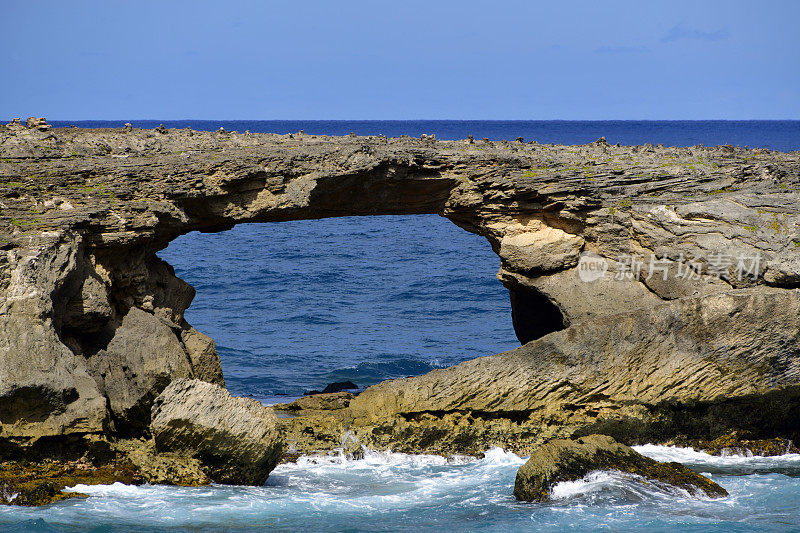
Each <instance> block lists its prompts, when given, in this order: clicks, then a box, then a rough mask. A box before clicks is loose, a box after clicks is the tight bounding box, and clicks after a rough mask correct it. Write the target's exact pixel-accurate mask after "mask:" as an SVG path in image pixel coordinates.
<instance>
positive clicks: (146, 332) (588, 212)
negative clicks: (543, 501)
mask: <svg viewBox="0 0 800 533" xmlns="http://www.w3.org/2000/svg"><path fill="white" fill-rule="evenodd" d="M0 135H2V154H0V155H2V157H3V158H4V162H3V163H2V166H0V171H1V172H2V174H1V176H2V181H3V183H4V184H5V186H4V188H3V196H2V202H3V205H4V206H5V207H4V209H3V212H2V219H1V220H0V223H1V224H2V227H3V228H5V229H4V231H5V233H4V234H3V245H2V246H3V250H4V252H5V253H4V255H3V256H2V263H0V267H2V271H1V272H2V275H0V288H2V290H3V294H4V295H5V298H4V300H3V301H2V302H0V326H1V327H2V331H3V337H2V340H0V343H2V344H0V355H1V356H2V357H0V378H2V381H0V399H1V400H2V405H3V408H2V409H0V422H1V423H2V430H3V431H2V434H0V438H2V439H4V442H6V443H7V445H8V446H10V447H11V448H14V449H16V448H15V447H19V446H26V445H28V444H30V443H34V442H37V439H39V441H41V439H42V438H43V437H45V438H62V439H63V438H72V437H74V438H76V439H79V440H80V439H82V438H83V437H85V436H87V435H96V434H118V435H134V436H135V435H140V434H144V433H146V432H147V427H148V423H149V413H150V405H151V404H152V401H153V399H154V398H155V396H156V395H157V394H158V393H159V392H160V390H162V389H163V388H164V387H166V386H167V384H168V383H169V382H170V381H171V380H173V379H176V378H180V377H197V378H200V379H203V380H206V381H210V382H215V383H222V380H223V378H222V375H221V371H220V367H219V360H218V358H217V357H216V353H215V351H214V346H213V341H212V340H211V339H209V338H208V337H206V336H204V335H203V334H202V333H200V332H197V331H196V330H194V328H192V327H191V325H189V324H188V323H187V322H186V321H185V320H184V317H183V314H184V311H185V310H186V308H187V307H188V305H189V303H190V302H191V299H192V297H193V295H194V290H193V289H192V288H191V287H190V286H188V285H187V284H186V283H185V282H183V281H181V280H179V279H178V278H177V277H175V275H174V272H173V271H172V269H171V267H170V266H169V265H167V264H166V263H164V262H163V261H161V260H159V259H158V258H157V257H156V255H155V253H156V252H157V251H158V250H160V249H162V248H163V247H165V246H166V245H167V244H168V243H169V242H170V240H172V239H174V238H175V237H177V236H178V235H181V234H183V233H186V232H189V231H193V230H199V231H219V230H222V229H226V228H230V227H232V226H233V225H234V224H237V223H240V222H269V221H280V220H292V219H311V218H321V217H331V216H344V215H370V214H421V213H433V214H439V215H442V216H445V217H447V218H448V219H450V220H451V221H453V222H454V223H455V224H457V225H459V226H460V227H462V228H464V229H466V230H467V231H471V232H473V233H477V234H479V235H482V236H484V237H486V238H487V239H488V240H489V242H490V243H491V245H492V248H493V249H494V251H495V252H497V253H498V254H499V256H500V258H501V262H502V266H501V269H500V272H499V274H498V276H499V278H500V279H501V281H502V282H503V283H504V284H505V285H506V287H508V288H509V290H510V291H512V304H513V309H514V313H513V314H514V324H515V329H516V330H517V333H518V335H519V337H520V339H521V340H522V341H523V342H527V344H526V345H525V346H523V347H522V348H520V349H518V350H514V351H511V352H507V353H506V354H502V355H499V356H495V357H494V358H485V359H479V360H476V361H472V362H468V363H465V364H463V365H459V366H458V367H455V368H453V369H447V370H443V371H436V372H434V373H431V374H429V375H427V376H422V377H420V378H414V379H410V380H400V381H397V382H392V383H387V384H382V385H379V386H376V387H373V388H372V389H370V390H368V391H367V392H366V393H365V394H363V395H362V396H361V397H359V398H358V399H357V401H355V402H354V407H353V413H356V414H354V416H357V418H358V417H361V418H362V419H364V420H368V419H369V420H371V419H374V417H376V416H379V417H380V416H383V417H396V416H400V417H403V419H404V420H406V421H407V422H409V421H411V422H413V421H414V420H415V419H416V417H418V416H420V415H421V414H423V413H438V414H437V416H440V415H442V414H446V413H465V412H471V413H476V414H481V415H480V416H488V417H490V418H492V417H493V418H494V419H496V418H498V417H500V418H503V417H506V416H509V417H510V419H517V418H518V417H520V416H522V417H524V418H526V419H527V418H529V417H531V416H533V415H532V413H534V412H536V411H538V410H541V409H544V410H545V411H547V410H552V409H556V410H557V411H559V412H560V413H562V415H563V413H564V412H566V411H564V409H572V410H573V412H577V411H580V412H581V413H583V414H582V415H581V416H582V417H583V418H581V420H584V421H585V419H586V418H587V417H588V418H591V419H592V420H594V422H593V423H597V424H600V423H611V422H608V420H616V419H615V418H614V416H611V415H613V412H614V410H615V409H619V408H620V406H626V407H625V408H624V409H623V410H622V411H619V412H624V413H625V417H627V418H626V419H629V418H636V417H637V416H639V417H640V418H641V416H640V415H641V412H640V411H637V409H640V408H641V409H650V408H651V407H652V406H654V405H660V404H663V402H665V401H666V402H672V403H671V404H670V405H673V404H674V402H678V403H679V404H680V403H681V402H686V401H691V402H695V403H698V404H700V405H706V404H708V402H714V401H717V400H718V399H719V398H740V397H741V398H744V397H749V396H752V395H754V394H755V395H757V396H758V397H759V398H763V397H764V396H763V395H764V394H766V393H773V392H776V391H784V390H789V389H787V387H789V388H791V387H796V386H797V385H798V384H800V363H798V360H797V353H798V350H797V344H798V339H797V334H796V331H797V329H794V330H793V329H792V328H795V326H796V325H795V322H796V321H797V316H798V314H797V313H795V312H794V311H793V310H794V309H795V308H796V307H797V306H798V302H797V295H796V292H794V291H793V290H790V289H792V288H793V287H795V286H796V285H798V283H800V267H798V262H797V253H796V252H795V251H794V245H793V244H792V245H790V246H788V247H787V244H788V243H794V242H800V235H798V233H797V221H798V212H797V205H798V202H797V199H798V198H797V193H796V192H794V188H795V187H797V186H798V182H800V179H799V178H798V168H800V165H799V164H798V157H797V155H794V154H780V153H770V152H768V151H745V150H735V149H732V148H717V149H706V148H702V147H693V148H661V147H659V148H655V147H652V146H646V147H632V148H630V147H614V146H609V145H607V144H606V143H605V142H601V141H598V142H597V143H593V144H591V145H586V146H580V147H560V146H543V145H538V144H535V143H534V144H523V143H519V142H517V143H508V142H495V143H490V142H485V143H473V142H472V141H436V140H434V139H424V140H414V139H409V138H399V139H387V138H385V137H371V138H359V137H346V138H331V137H322V136H309V135H296V136H291V135H290V136H278V135H249V134H245V135H240V134H236V133H198V132H192V131H190V130H184V131H174V130H171V131H167V130H163V131H162V132H153V131H141V130H134V131H121V130H91V131H87V130H61V131H58V130H57V131H54V132H40V131H38V130H13V131H8V130H7V131H4V132H0ZM9 161H10V162H9ZM775 227H777V230H775ZM732 249H733V250H740V251H742V253H744V252H746V253H750V254H754V253H758V254H759V255H760V257H761V259H762V261H761V263H760V266H759V267H758V268H756V272H755V275H754V276H753V277H745V278H741V279H740V278H739V277H737V276H735V275H734V274H735V271H734V268H733V266H730V268H728V269H727V270H726V271H725V272H723V276H722V277H721V278H717V277H714V276H707V277H701V278H700V279H688V280H686V279H678V278H677V277H675V276H673V277H672V278H670V279H669V280H661V281H660V277H659V276H652V275H650V274H653V271H652V270H651V266H649V265H647V264H644V265H643V270H642V274H643V276H642V277H641V278H640V279H629V278H626V277H625V276H617V274H620V273H622V274H625V272H624V270H625V268H624V267H625V265H624V264H623V262H621V261H619V260H618V259H619V258H620V256H622V255H628V256H631V255H640V256H642V257H647V256H648V255H650V254H657V255H658V256H659V257H662V258H665V259H666V263H665V264H666V265H667V267H668V269H671V270H670V272H674V271H675V270H676V269H677V268H680V265H681V262H682V260H683V258H684V257H687V256H691V257H693V258H697V259H698V261H701V262H702V261H705V265H706V267H708V266H709V265H710V263H709V258H711V257H712V256H713V255H714V254H718V253H720V252H721V251H728V250H732ZM583 252H592V253H594V254H596V255H597V256H599V257H601V258H605V260H606V261H607V263H608V265H609V274H610V275H608V276H606V277H605V278H602V279H599V280H596V281H593V282H591V283H587V282H584V281H583V280H581V279H580V277H579V275H578V271H577V269H576V267H577V265H578V263H579V259H580V257H581V253H583ZM616 277H620V278H621V279H619V280H618V279H615V278H616ZM721 309H722V310H723V311H720V310H721ZM714 313H717V314H714ZM719 313H722V314H719ZM725 313H728V314H725ZM776 314H778V315H779V316H782V317H783V318H784V319H785V320H784V322H783V323H782V324H778V325H776V324H773V326H772V327H771V328H762V327H760V325H759V321H762V320H768V319H770V318H774V316H775V315H776ZM732 316H741V317H744V319H745V320H747V325H748V327H747V328H743V331H745V330H746V331H747V332H748V334H749V335H750V336H751V337H752V338H754V339H755V340H756V341H757V342H758V343H760V344H759V345H758V346H754V345H753V342H754V341H753V339H752V338H751V339H745V338H742V337H741V336H736V335H728V336H727V337H725V340H724V342H717V343H716V344H715V343H713V342H710V338H709V337H708V336H709V335H712V334H713V333H714V332H715V331H716V329H715V328H717V329H718V328H724V327H726V326H725V324H728V326H727V327H728V328H730V324H729V322H730V320H731V319H732V318H731V317H732ZM726 317H727V318H726ZM726 320H727V321H728V322H726ZM655 325H657V326H658V327H661V328H666V330H665V331H666V332H667V334H666V335H664V333H663V332H655V331H654V330H653V329H652V328H653V327H655ZM566 326H569V327H568V328H567V329H563V328H565V327H566ZM562 329H563V331H560V330H562ZM634 331H638V332H639V333H636V334H633V333H632V332H634ZM626 332H627V333H626ZM793 332H794V333H793ZM550 333H552V334H551V335H548V334H550ZM536 339H539V340H536ZM609 339H616V340H615V342H614V344H613V345H609V344H608V340H609ZM664 339H667V341H664ZM529 341H532V342H529ZM642 350H646V351H647V353H645V354H642V353H640V352H641V351H642ZM768 351H769V352H771V355H770V357H773V358H776V359H771V361H773V362H772V363H769V364H767V363H765V362H764V361H763V360H762V358H763V357H765V356H766V353H767V352H768ZM637 354H638V355H637ZM671 354H677V355H671ZM730 354H735V355H736V357H734V358H732V356H731V355H730ZM673 357H677V358H678V359H679V360H680V361H681V362H680V364H679V365H678V366H679V367H680V369H681V372H671V373H669V372H667V373H664V374H663V375H662V374H659V372H662V371H663V370H664V369H665V368H671V367H670V365H672V364H674V361H672V362H670V361H671V358H673ZM709 358H710V359H709ZM737 358H738V359H737ZM702 361H706V363H705V365H704V364H703V363H702ZM709 361H712V363H709ZM620 364H622V365H634V366H636V365H640V366H639V367H637V368H638V370H637V372H635V373H622V375H623V377H624V379H625V380H628V381H624V382H622V381H619V382H618V380H616V378H614V379H609V378H608V376H607V375H605V374H604V372H606V371H607V368H606V367H608V365H611V366H614V365H620ZM765 364H767V366H764V365H765ZM642 365H643V366H642ZM756 367H757V368H756ZM604 368H605V370H604ZM759 369H760V370H759ZM465 372H466V373H465ZM665 372H666V371H665ZM682 372H691V373H692V374H690V375H686V376H684V377H683V378H681V379H684V381H683V382H680V381H676V379H678V378H673V377H670V376H676V375H677V376H683V373H682ZM654 376H661V377H658V378H657V379H656V377H654ZM545 378H546V379H545ZM620 379H623V378H620ZM745 379H747V380H749V381H748V382H747V383H745V382H744V381H743V380H745ZM545 385H546V387H549V388H548V389H547V390H543V389H542V387H544V386H545ZM398 394H400V396H398ZM786 394H789V393H786ZM792 394H793V393H792ZM792 394H790V396H791V397H792V398H795V396H794V395H792ZM748 395H749V396H748ZM398 398H399V399H398ZM792 401H794V400H792ZM709 405H710V404H709ZM632 406H633V407H632ZM670 409H673V408H672V407H670ZM675 409H678V408H675ZM678 410H679V411H680V409H678ZM665 412H666V411H660V413H661V414H662V415H663V413H665ZM509 413H511V414H509ZM513 413H517V414H513ZM587 413H588V414H587ZM592 413H593V414H592ZM637 413H638V414H637ZM681 413H683V411H681ZM684 414H685V413H684ZM562 415H559V416H562ZM606 415H608V416H606ZM537 416H538V415H537ZM659 416H661V415H659ZM592 417H593V418H592ZM604 417H605V418H604ZM609 417H610V418H609ZM567 418H569V417H567ZM582 423H584V422H582ZM795 423H796V421H794V419H792V420H789V419H786V418H784V421H783V422H782V423H781V424H783V425H780V424H779V425H780V428H782V429H780V431H783V432H784V433H785V432H786V431H787V428H789V429H791V428H792V427H795V426H793V424H795ZM562 424H563V425H568V424H567V421H566V420H565V421H562ZM750 425H751V426H755V425H757V424H756V423H755V422H753V423H751V424H750ZM679 430H680V428H678V429H675V431H679ZM376 443H377V444H381V442H379V441H376ZM384 444H385V443H384Z"/></svg>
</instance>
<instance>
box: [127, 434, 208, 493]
mask: <svg viewBox="0 0 800 533" xmlns="http://www.w3.org/2000/svg"><path fill="white" fill-rule="evenodd" d="M114 451H115V452H116V453H117V456H118V457H120V458H122V460H123V461H125V462H126V463H130V464H131V465H133V466H134V467H135V468H137V469H138V472H139V475H140V476H141V477H142V478H144V479H145V480H146V481H147V482H148V483H150V484H151V485H178V486H181V487H198V486H201V485H208V484H209V483H211V480H210V479H209V478H208V475H206V473H205V471H204V469H203V465H202V464H201V463H200V461H199V460H198V459H196V458H195V457H190V456H187V455H182V454H179V453H174V452H162V453H159V452H158V451H156V446H155V442H154V441H153V440H152V439H149V440H144V439H130V440H121V441H119V442H117V443H115V444H114Z"/></svg>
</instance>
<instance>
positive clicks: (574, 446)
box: [514, 435, 728, 502]
mask: <svg viewBox="0 0 800 533" xmlns="http://www.w3.org/2000/svg"><path fill="white" fill-rule="evenodd" d="M597 470H619V471H621V472H627V473H630V474H634V475H636V476H640V477H641V478H643V481H644V480H646V482H650V483H655V484H662V485H663V484H666V485H670V486H673V487H679V488H681V489H685V490H687V491H689V492H691V493H702V494H705V495H706V496H709V497H711V498H717V497H722V496H727V495H728V492H727V491H726V490H725V489H724V488H722V487H720V486H719V485H717V484H716V483H714V482H713V481H711V480H710V479H708V478H707V477H704V476H701V475H700V474H698V473H696V472H693V471H692V470H690V469H689V468H687V467H685V466H683V465H682V464H680V463H659V462H658V461H655V460H653V459H650V458H648V457H645V456H643V455H641V454H640V453H637V452H636V451H635V450H633V449H631V448H629V447H628V446H625V445H624V444H620V443H618V442H617V441H615V440H614V439H613V438H611V437H608V436H605V435H589V436H587V437H583V438H579V439H575V440H570V439H559V440H552V441H549V442H547V443H545V444H543V445H542V446H541V447H539V448H538V449H536V450H535V451H534V453H533V455H531V458H530V459H528V462H527V463H525V464H524V465H522V467H520V469H519V471H517V479H516V482H515V483H514V496H515V497H516V498H517V499H518V500H524V501H529V502H530V501H539V502H540V501H547V500H548V499H549V498H550V490H551V489H552V488H553V486H555V485H556V484H557V483H560V482H562V481H575V480H578V479H581V478H582V477H584V476H585V475H586V474H588V473H590V472H593V471H597Z"/></svg>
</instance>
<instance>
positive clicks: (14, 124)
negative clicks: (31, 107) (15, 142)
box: [6, 117, 25, 132]
mask: <svg viewBox="0 0 800 533" xmlns="http://www.w3.org/2000/svg"><path fill="white" fill-rule="evenodd" d="M6 127H7V128H8V129H10V130H11V131H12V132H15V131H19V130H21V129H24V128H25V126H23V125H22V122H21V121H20V119H19V117H15V118H12V119H11V122H9V123H8V124H6Z"/></svg>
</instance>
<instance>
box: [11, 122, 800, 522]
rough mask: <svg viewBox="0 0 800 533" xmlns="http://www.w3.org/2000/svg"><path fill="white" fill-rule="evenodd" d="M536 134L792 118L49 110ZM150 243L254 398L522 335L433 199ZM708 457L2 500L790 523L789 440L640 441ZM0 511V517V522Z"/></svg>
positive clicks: (37, 517) (89, 512)
mask: <svg viewBox="0 0 800 533" xmlns="http://www.w3.org/2000/svg"><path fill="white" fill-rule="evenodd" d="M125 122H131V123H132V124H133V125H134V126H136V127H145V128H151V127H155V126H157V125H158V124H160V123H161V122H163V123H164V125H165V126H167V127H177V128H183V127H187V126H190V127H192V128H193V129H197V130H216V129H219V128H220V127H224V128H225V129H226V130H237V131H240V132H243V131H245V130H250V131H251V132H273V133H291V132H297V131H299V130H304V131H305V132H306V133H309V134H331V135H344V134H348V133H350V132H355V133H357V134H359V135H377V134H383V135H387V136H389V137H391V136H398V135H403V134H407V135H411V136H419V135H420V134H422V133H426V134H431V133H435V134H436V135H437V137H438V138H440V139H457V138H465V137H466V136H467V135H470V134H471V135H473V136H475V137H477V138H481V137H488V138H490V139H495V140H497V139H515V138H516V137H519V136H521V137H524V138H525V139H526V140H537V141H539V142H542V143H550V142H554V143H560V144H577V143H587V142H591V141H594V140H595V139H597V138H598V137H600V136H605V137H606V138H607V139H608V141H609V142H611V143H616V142H619V143H622V144H638V143H646V142H649V143H654V144H658V143H662V144H664V145H680V146H685V145H695V144H704V145H716V144H732V145H741V146H749V147H751V148H754V147H764V148H770V149H775V150H782V151H791V150H800V121H733V122H729V121H658V122H650V121H603V122H573V121H546V122H543V121H407V122H404V121H158V120H151V121H146V120H138V121H137V120H119V121H103V122H95V121H92V122H58V123H56V122H54V125H56V126H66V125H70V124H75V125H78V126H83V127H107V126H114V127H118V126H121V125H122V124H124V123H125ZM159 256H160V257H161V258H163V259H164V260H166V261H167V262H169V263H170V264H171V265H173V266H174V267H175V271H176V273H177V275H178V276H179V277H181V278H182V279H184V280H186V281H187V282H189V283H190V284H192V285H193V286H194V287H195V288H196V289H197V296H196V297H195V300H194V303H193V304H192V306H191V307H190V308H189V310H188V311H187V313H186V318H187V320H188V321H189V322H190V323H191V324H192V325H193V326H195V327H196V328H197V329H199V330H200V331H202V332H204V333H206V334H208V335H210V336H212V337H213V338H214V339H215V340H216V342H217V349H218V351H219V354H220V356H221V358H222V364H223V371H224V374H225V379H226V382H227V385H228V388H229V389H230V390H231V392H232V393H233V394H235V395H251V396H254V397H257V398H260V399H263V400H265V401H275V400H276V397H277V398H278V399H280V398H285V397H287V396H284V395H288V397H291V396H295V395H299V394H302V393H303V392H304V391H307V390H309V389H312V388H321V387H324V386H325V385H326V384H327V383H330V382H334V381H342V380H351V381H353V382H355V383H356V384H357V385H359V386H368V385H371V384H373V383H376V382H378V381H380V380H383V379H388V378H395V377H404V376H409V375H417V374H421V373H424V372H427V371H429V370H431V369H433V368H436V367H441V366H448V365H452V364H455V363H458V362H460V361H463V360H466V359H471V358H474V357H478V356H481V355H488V354H492V353H497V352H500V351H503V350H507V349H510V348H514V347H516V346H518V345H519V343H518V341H517V339H516V337H515V335H514V332H513V329H512V327H511V315H510V306H509V302H508V293H507V291H506V290H505V289H504V288H503V286H502V285H501V284H500V282H499V281H497V279H496V278H495V273H496V272H497V270H498V268H499V266H500V262H499V259H498V257H497V256H496V255H495V254H494V253H493V252H492V250H491V249H490V247H489V245H488V243H487V241H486V240H485V239H483V238H481V237H478V236H475V235H471V234H469V233H467V232H465V231H464V230H462V229H460V228H458V227H456V226H455V225H453V224H452V223H450V222H449V221H448V220H446V219H443V218H440V217H438V216H434V215H418V216H384V217H347V218H338V219H325V220H314V221H298V222H280V223H270V224H242V225H239V226H237V227H235V228H234V229H232V230H230V231H227V232H223V233H217V234H199V233H191V234H188V235H184V236H182V237H180V238H178V239H177V240H175V241H174V242H172V243H171V244H170V246H169V247H168V248H166V249H165V250H162V251H161V252H160V253H159ZM641 451H642V452H643V453H646V454H648V455H651V456H653V457H656V458H661V459H670V460H677V461H680V462H683V463H685V464H687V465H689V466H690V467H692V468H694V469H696V470H698V471H701V472H706V473H710V474H711V475H712V476H713V478H714V479H715V480H716V481H717V482H718V483H720V484H721V485H723V486H724V487H726V488H727V489H728V490H729V491H730V492H731V496H730V497H729V498H726V499H723V500H717V501H711V500H705V499H702V498H696V497H693V496H690V495H688V494H685V493H681V492H674V493H673V492H667V491H661V490H656V489H646V488H644V487H643V486H641V485H640V484H639V483H636V482H635V481H632V480H630V479H627V478H624V477H622V476H620V475H618V474H609V473H604V474H599V475H594V476H593V477H590V478H587V479H584V480H582V481H579V482H575V483H572V484H563V486H560V487H559V489H558V498H557V499H556V501H555V502H553V503H551V504H547V505H542V504H519V503H516V502H515V501H514V499H513V497H512V496H511V491H512V488H513V484H514V475H515V473H516V469H517V468H518V467H519V465H521V464H522V463H523V459H522V458H518V457H516V456H514V455H513V454H509V453H505V452H503V451H502V450H491V451H490V452H489V453H487V455H486V458H484V459H482V460H479V461H466V460H464V461H455V462H453V461H450V462H448V461H445V460H444V459H441V458H436V457H425V456H405V455H402V454H377V453H368V454H367V456H366V457H365V459H363V460H359V461H346V460H344V459H343V458H341V457H336V458H328V459H319V458H316V459H315V458H304V459H301V460H300V461H299V462H298V463H297V464H293V465H282V466H280V467H278V469H277V470H276V471H275V472H274V473H273V474H272V475H271V476H270V479H269V480H268V482H267V485H266V486H264V487H259V488H245V487H210V488H199V489H181V488H173V487H126V486H123V485H114V486H105V487H94V488H90V487H79V490H80V491H81V492H85V493H91V494H93V497H91V498H89V499H88V500H75V501H68V502H64V503H59V504H56V505H53V506H50V507H47V508H40V509H21V508H13V507H6V508H0V524H7V525H8V528H10V530H14V529H18V528H20V527H24V528H25V529H38V530H42V531H50V530H52V529H50V528H54V530H79V529H84V528H87V527H95V528H96V530H98V531H105V530H131V531H133V530H135V531H145V530H160V529H164V528H179V529H189V530H195V529H198V528H219V529H228V528H234V529H262V528H272V529H281V530H290V531H296V530H311V531H317V530H329V531H339V530H347V531H372V530H382V531H397V530H410V529H414V530H417V529H420V530H439V531H441V530H461V529H468V530H486V531H511V530H539V531H562V530H568V529H569V530H573V529H581V530H608V529H610V530H618V531H632V530H641V531H672V530H675V529H681V530H690V531H752V530H760V531H800V456H784V457H783V458H776V459H762V458H744V457H729V458H712V457H709V456H707V455H705V454H701V453H698V452H693V451H691V450H686V449H674V448H665V447H659V446H650V447H643V448H642V449H641ZM0 529H2V526H0Z"/></svg>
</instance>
